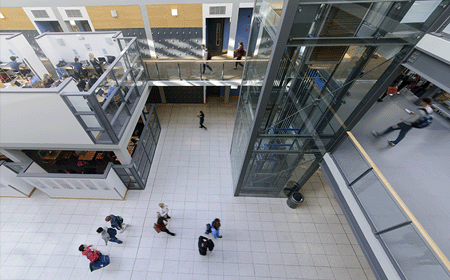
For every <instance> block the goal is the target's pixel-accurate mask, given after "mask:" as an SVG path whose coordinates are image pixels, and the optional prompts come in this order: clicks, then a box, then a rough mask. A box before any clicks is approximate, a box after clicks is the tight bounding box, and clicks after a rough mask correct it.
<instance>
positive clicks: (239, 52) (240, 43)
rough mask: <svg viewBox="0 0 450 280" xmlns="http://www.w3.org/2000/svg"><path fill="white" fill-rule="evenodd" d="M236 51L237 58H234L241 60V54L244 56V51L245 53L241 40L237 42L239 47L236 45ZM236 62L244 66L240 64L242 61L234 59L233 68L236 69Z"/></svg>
mask: <svg viewBox="0 0 450 280" xmlns="http://www.w3.org/2000/svg"><path fill="white" fill-rule="evenodd" d="M236 52H237V58H236V60H241V59H242V56H244V53H245V51H244V43H243V42H242V41H240V42H239V47H238V49H237V50H236ZM238 64H239V65H241V66H242V68H243V67H244V64H242V63H240V62H237V61H236V64H235V65H234V68H233V69H237V67H238Z"/></svg>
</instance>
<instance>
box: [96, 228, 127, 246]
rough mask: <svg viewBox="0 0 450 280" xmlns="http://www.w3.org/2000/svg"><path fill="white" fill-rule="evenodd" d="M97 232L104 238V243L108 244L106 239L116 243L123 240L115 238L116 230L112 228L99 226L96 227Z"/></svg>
mask: <svg viewBox="0 0 450 280" xmlns="http://www.w3.org/2000/svg"><path fill="white" fill-rule="evenodd" d="M97 233H99V234H101V235H102V239H103V240H105V245H108V241H111V242H116V243H118V244H121V243H122V242H123V241H121V240H119V239H117V237H116V234H117V230H115V229H113V228H107V227H99V228H98V229H97Z"/></svg>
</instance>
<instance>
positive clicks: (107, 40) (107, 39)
mask: <svg viewBox="0 0 450 280" xmlns="http://www.w3.org/2000/svg"><path fill="white" fill-rule="evenodd" d="M105 41H106V43H107V44H108V45H114V42H113V40H112V39H111V38H109V37H106V38H105Z"/></svg>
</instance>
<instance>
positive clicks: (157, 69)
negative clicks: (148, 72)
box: [155, 62, 161, 80]
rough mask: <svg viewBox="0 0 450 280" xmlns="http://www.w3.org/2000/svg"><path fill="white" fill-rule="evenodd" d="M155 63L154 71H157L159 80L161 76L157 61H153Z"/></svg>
mask: <svg viewBox="0 0 450 280" xmlns="http://www.w3.org/2000/svg"><path fill="white" fill-rule="evenodd" d="M155 65H156V73H158V80H161V76H160V75H159V68H158V62H155Z"/></svg>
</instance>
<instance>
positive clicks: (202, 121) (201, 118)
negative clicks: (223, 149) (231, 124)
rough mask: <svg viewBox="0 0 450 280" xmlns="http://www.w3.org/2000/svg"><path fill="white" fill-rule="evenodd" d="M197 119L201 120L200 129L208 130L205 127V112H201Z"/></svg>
mask: <svg viewBox="0 0 450 280" xmlns="http://www.w3.org/2000/svg"><path fill="white" fill-rule="evenodd" d="M197 117H199V118H200V126H199V127H200V128H204V129H205V130H207V128H206V126H204V125H203V123H204V122H205V114H203V111H200V114H198V115H197Z"/></svg>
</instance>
